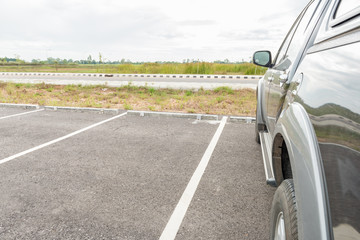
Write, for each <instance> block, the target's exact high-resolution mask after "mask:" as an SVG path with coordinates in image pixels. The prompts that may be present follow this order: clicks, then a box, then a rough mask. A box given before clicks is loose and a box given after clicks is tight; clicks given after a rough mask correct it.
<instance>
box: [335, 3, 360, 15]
mask: <svg viewBox="0 0 360 240" xmlns="http://www.w3.org/2000/svg"><path fill="white" fill-rule="evenodd" d="M356 7H359V0H341V1H340V3H339V6H338V8H337V10H336V13H335V19H336V18H338V17H341V16H343V15H345V14H347V13H349V12H350V11H352V10H354V9H355V8H356Z"/></svg>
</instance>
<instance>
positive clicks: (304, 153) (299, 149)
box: [272, 103, 332, 239]
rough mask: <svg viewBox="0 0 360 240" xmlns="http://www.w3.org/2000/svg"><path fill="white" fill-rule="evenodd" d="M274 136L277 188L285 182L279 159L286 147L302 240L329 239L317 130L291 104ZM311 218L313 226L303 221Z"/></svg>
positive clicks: (304, 112) (305, 114)
mask: <svg viewBox="0 0 360 240" xmlns="http://www.w3.org/2000/svg"><path fill="white" fill-rule="evenodd" d="M293 129H297V130H299V129H301V130H300V131H293ZM273 136H274V137H273V147H272V155H273V159H272V161H273V162H272V163H273V173H274V176H275V181H276V183H277V186H279V185H280V184H281V182H282V181H283V179H284V176H283V171H282V166H283V165H282V160H281V157H280V156H281V153H280V152H281V151H280V150H281V148H282V147H283V144H285V146H286V151H287V153H288V155H289V157H288V160H289V163H290V166H291V169H292V171H291V173H292V178H293V180H294V186H295V191H296V192H297V195H299V196H298V197H297V198H298V205H299V206H298V207H299V210H300V211H299V216H298V218H299V234H300V236H302V235H303V234H304V236H303V239H308V237H310V236H312V237H314V236H316V239H329V238H330V236H331V235H332V231H331V227H330V225H331V224H329V223H330V213H329V207H328V206H329V205H328V196H327V189H326V182H325V178H324V177H323V176H324V172H323V171H324V170H323V167H322V160H321V155H320V151H319V146H318V142H317V138H316V135H315V130H314V128H313V126H312V123H311V121H310V118H309V116H308V114H307V112H306V110H305V109H304V108H303V106H302V105H301V104H299V103H292V104H290V105H289V106H288V107H287V108H286V109H284V112H283V114H281V116H280V118H279V119H278V121H277V123H276V125H275V129H274V133H273ZM285 179H286V177H285ZM309 215H311V216H312V220H313V221H310V222H311V224H310V223H309V222H304V221H303V220H302V219H308V218H309ZM330 239H331V238H330Z"/></svg>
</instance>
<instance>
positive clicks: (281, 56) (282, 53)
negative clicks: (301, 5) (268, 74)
mask: <svg viewBox="0 0 360 240" xmlns="http://www.w3.org/2000/svg"><path fill="white" fill-rule="evenodd" d="M301 17H302V14H301V15H300V16H299V17H298V18H297V19H296V21H295V23H294V24H293V26H292V28H291V30H290V32H289V33H288V35H287V36H286V38H285V40H284V41H283V43H282V45H281V47H280V49H279V51H278V54H277V56H276V58H275V60H274V65H275V66H276V65H278V64H279V63H280V62H281V61H282V60H284V56H285V53H286V51H287V49H288V47H289V44H290V40H291V38H292V37H293V35H294V32H295V29H296V28H297V25H298V23H299V21H300V19H301Z"/></svg>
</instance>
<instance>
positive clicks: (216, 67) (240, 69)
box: [0, 62, 267, 75]
mask: <svg viewBox="0 0 360 240" xmlns="http://www.w3.org/2000/svg"><path fill="white" fill-rule="evenodd" d="M266 69H267V68H263V67H259V66H256V65H254V64H252V63H239V64H233V63H229V64H224V63H209V62H199V63H143V64H56V65H55V64H5V65H0V72H59V73H62V72H66V73H125V74H135V73H144V74H225V75H226V74H228V75H236V74H240V75H242V74H245V75H263V74H264V73H265V71H266Z"/></svg>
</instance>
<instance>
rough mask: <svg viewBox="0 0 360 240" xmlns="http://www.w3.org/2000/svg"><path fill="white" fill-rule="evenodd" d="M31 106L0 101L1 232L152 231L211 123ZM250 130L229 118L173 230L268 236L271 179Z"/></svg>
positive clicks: (162, 221)
mask: <svg viewBox="0 0 360 240" xmlns="http://www.w3.org/2000/svg"><path fill="white" fill-rule="evenodd" d="M33 111H34V110H29V109H28V110H22V109H10V108H0V139H1V141H0V147H1V152H0V176H1V178H0V211H1V214H0V239H159V237H160V236H161V234H162V232H163V231H164V229H165V226H166V225H167V224H168V221H169V219H170V216H171V215H172V212H173V211H174V209H175V207H176V205H177V203H178V201H179V199H180V198H181V196H182V194H183V192H184V189H185V188H186V186H187V184H188V183H189V181H190V178H191V177H192V175H193V173H194V171H195V169H196V168H197V167H198V165H199V162H200V161H202V158H203V156H204V152H205V150H206V149H207V148H208V146H209V143H210V141H211V140H212V139H213V136H214V133H215V131H216V130H217V129H218V127H219V122H218V121H197V120H195V119H187V118H174V117H146V116H145V117H140V116H133V115H129V114H127V115H123V116H119V115H117V116H115V117H114V115H108V114H97V113H79V112H64V111H50V110H42V109H40V111H37V112H33ZM19 113H28V114H24V115H15V114H19ZM6 116H8V118H4V117H6ZM11 116H13V117H11ZM107 120H109V121H107ZM104 121H107V122H104ZM94 124H97V125H94ZM89 126H92V127H91V128H87V127H89ZM80 129H82V131H79V130H80ZM84 129H85V130H84ZM253 132H254V125H253V124H246V123H239V122H230V121H227V123H226V125H225V127H224V129H223V131H222V133H221V135H220V139H219V141H218V143H217V145H216V147H215V150H214V152H213V153H212V154H211V158H210V161H209V163H208V165H207V168H206V170H205V172H204V174H203V176H202V178H201V181H200V183H199V185H198V186H197V190H196V192H195V195H194V196H193V198H192V201H191V204H190V206H189V207H188V209H187V212H186V215H185V217H184V219H183V221H182V223H181V225H180V228H179V231H178V233H177V235H176V239H267V238H268V228H269V227H268V213H269V209H270V204H271V199H272V195H273V191H274V189H273V188H271V187H269V186H267V185H266V184H265V177H264V170H263V166H262V160H261V153H260V146H259V145H257V144H256V143H255V141H253ZM75 133H76V134H75ZM63 136H67V137H66V138H62V137H63ZM54 139H56V140H58V141H55V142H52V144H48V145H46V144H47V143H49V142H50V143H51V141H52V140H54ZM59 139H60V140H59ZM44 144H45V145H44ZM28 149H31V151H27V152H24V151H26V150H28ZM18 153H22V154H18ZM16 154H18V155H16ZM9 157H10V158H9ZM3 159H11V160H8V161H6V162H2V160H3Z"/></svg>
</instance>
